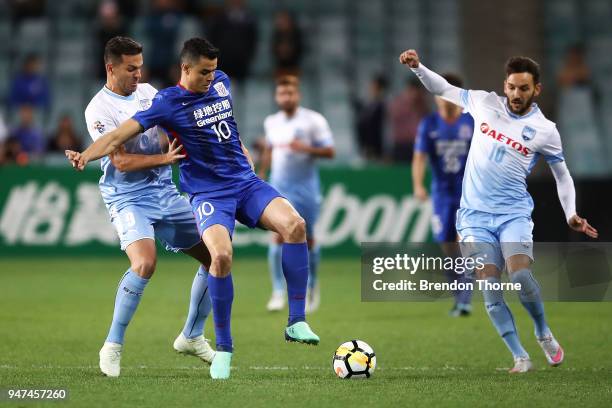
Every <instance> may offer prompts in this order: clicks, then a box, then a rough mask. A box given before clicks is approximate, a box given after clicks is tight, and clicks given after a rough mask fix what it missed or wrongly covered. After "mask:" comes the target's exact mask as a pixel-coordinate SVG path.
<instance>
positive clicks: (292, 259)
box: [72, 38, 319, 379]
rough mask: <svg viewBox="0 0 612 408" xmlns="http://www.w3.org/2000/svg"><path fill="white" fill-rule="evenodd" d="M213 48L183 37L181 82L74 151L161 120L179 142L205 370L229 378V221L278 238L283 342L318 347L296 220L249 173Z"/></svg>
mask: <svg viewBox="0 0 612 408" xmlns="http://www.w3.org/2000/svg"><path fill="white" fill-rule="evenodd" d="M218 54H219V50H218V49H217V48H215V47H214V46H213V45H212V44H210V43H209V42H208V41H207V40H205V39H202V38H192V39H190V40H187V41H186V42H185V44H184V46H183V50H182V51H181V56H180V59H181V79H180V82H179V84H178V85H177V86H174V87H170V88H166V89H163V90H161V91H159V92H158V93H157V95H156V96H155V98H154V99H153V103H152V105H151V107H150V108H149V109H148V110H146V111H142V112H138V113H137V114H136V115H134V116H133V117H132V118H131V119H128V120H126V121H125V122H123V123H122V124H121V126H119V127H118V128H117V129H116V130H114V131H112V132H109V133H107V134H105V135H104V136H102V137H100V138H99V139H98V140H96V141H95V142H94V143H93V144H92V145H91V146H90V147H89V148H88V149H87V150H85V151H84V152H83V153H77V154H75V155H74V156H73V158H72V159H73V165H74V166H75V167H76V168H77V169H79V170H82V169H83V168H84V167H85V165H86V164H87V163H88V162H89V161H91V160H95V159H98V158H100V157H103V156H105V155H107V154H110V153H111V152H113V151H115V150H116V149H117V148H118V147H119V146H121V145H122V144H123V143H125V142H126V141H128V140H129V139H131V138H132V137H134V136H136V135H137V134H139V133H141V132H142V131H143V130H146V129H150V128H151V127H153V126H156V125H159V126H161V127H163V128H164V129H165V130H166V132H167V133H168V134H169V135H170V137H172V138H173V139H178V140H179V141H180V143H181V144H182V145H183V147H184V153H185V156H186V157H185V158H184V159H183V160H181V162H180V186H181V189H182V190H183V191H185V192H186V193H188V194H189V197H190V201H191V206H192V209H193V211H194V214H195V217H196V220H197V224H198V228H199V231H200V234H201V237H202V240H203V241H204V243H205V244H206V247H207V248H208V250H209V251H210V254H211V259H212V261H211V266H210V270H209V275H208V287H209V291H210V297H211V300H212V305H213V317H214V323H215V334H216V344H217V353H216V354H215V358H214V359H213V362H212V364H211V367H210V375H211V377H212V378H215V379H225V378H229V376H230V363H231V359H232V352H233V343H232V337H231V330H230V316H231V307H232V302H233V299H234V286H233V283H232V276H231V274H230V271H231V266H232V254H233V251H232V242H231V237H232V233H233V231H234V224H235V219H237V220H239V221H240V222H241V223H243V224H245V225H247V226H249V227H251V228H254V227H255V226H262V227H264V228H266V229H268V230H271V231H273V232H276V233H277V234H279V235H280V236H281V237H282V239H283V242H284V243H283V249H282V254H283V255H282V257H283V273H284V275H285V279H286V281H287V292H288V299H289V319H288V324H287V327H286V328H285V332H284V335H285V339H286V340H287V341H294V342H301V343H307V344H318V343H319V337H318V336H317V335H316V334H315V333H313V331H312V330H311V329H310V327H309V325H308V324H307V323H306V319H305V312H304V306H305V296H306V286H307V281H308V247H307V244H306V228H305V222H304V219H303V218H302V217H300V215H299V214H298V213H297V211H296V210H295V209H294V208H293V206H292V205H291V204H290V203H289V202H288V201H287V200H286V199H285V198H283V197H282V196H281V195H280V194H279V193H278V192H277V191H276V190H275V189H274V188H273V187H271V186H270V185H269V184H267V183H265V182H264V181H262V180H261V179H260V178H259V177H257V175H256V174H255V173H254V171H253V165H252V161H251V159H250V156H249V154H248V151H247V150H246V149H245V148H244V146H243V144H242V142H241V141H240V137H239V134H238V127H237V125H236V122H235V120H234V117H233V114H232V110H233V100H232V96H231V92H230V81H229V78H228V76H227V75H226V74H225V73H223V72H221V71H218V70H217V57H218Z"/></svg>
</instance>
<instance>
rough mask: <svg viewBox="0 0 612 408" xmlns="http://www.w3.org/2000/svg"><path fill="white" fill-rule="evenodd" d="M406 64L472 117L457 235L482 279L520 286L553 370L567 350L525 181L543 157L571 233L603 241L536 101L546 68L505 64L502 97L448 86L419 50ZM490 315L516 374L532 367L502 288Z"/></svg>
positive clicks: (490, 302) (489, 297)
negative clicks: (539, 263)
mask: <svg viewBox="0 0 612 408" xmlns="http://www.w3.org/2000/svg"><path fill="white" fill-rule="evenodd" d="M399 60H400V63H402V64H406V65H408V66H409V67H410V69H411V70H412V71H413V72H414V73H415V74H416V75H417V77H419V79H420V80H421V82H423V85H425V87H426V88H427V89H428V90H429V91H430V92H432V93H433V94H434V95H438V96H441V97H442V98H444V99H446V100H448V101H450V102H452V103H454V104H457V105H460V106H462V107H463V108H464V109H465V110H466V111H467V112H469V113H470V114H471V115H472V117H473V118H474V122H475V124H476V129H475V130H474V136H473V139H472V145H471V148H470V152H469V155H468V162H467V166H466V170H465V177H464V182H463V191H462V195H461V208H460V209H459V212H458V213H457V231H458V233H459V237H460V240H461V242H464V243H469V244H465V245H461V249H462V251H464V250H465V252H464V256H469V257H481V258H484V259H486V260H487V261H486V264H485V265H484V267H482V268H479V269H478V270H476V273H477V277H478V279H482V280H486V281H488V282H490V283H499V282H500V277H501V271H502V270H503V269H504V268H505V269H506V270H507V271H508V275H509V278H510V280H511V281H512V282H513V283H520V285H521V290H520V292H519V299H520V301H521V303H522V304H523V306H524V307H525V309H526V310H527V312H528V313H529V315H530V316H531V318H532V319H533V322H534V324H535V335H536V339H537V341H538V344H539V345H540V347H541V348H542V350H543V351H544V354H545V356H546V360H547V361H548V363H549V364H550V365H551V366H558V365H559V364H561V363H562V362H563V358H564V352H563V349H562V348H561V346H560V345H559V343H558V341H557V340H556V339H555V337H554V336H553V334H552V331H551V330H550V328H549V327H548V324H547V322H546V318H545V315H544V305H543V302H542V297H541V294H540V287H539V285H538V283H537V282H536V280H535V279H534V277H533V275H532V273H531V263H532V262H533V237H532V231H533V222H532V221H531V212H532V210H533V200H532V198H531V196H530V195H529V193H528V192H527V182H526V178H527V175H528V174H529V172H530V171H531V169H532V168H533V166H534V165H535V163H536V161H537V159H538V158H539V157H540V156H543V157H544V159H545V160H546V161H547V163H548V164H549V166H550V168H551V170H552V173H553V175H554V177H555V180H556V183H557V192H558V194H559V200H560V201H561V206H562V207H563V211H564V213H565V217H566V221H567V223H568V225H569V227H570V228H572V229H573V230H575V231H579V232H583V233H585V234H586V235H587V236H589V237H591V238H597V236H598V234H597V230H596V229H595V228H593V227H592V226H591V225H589V223H588V222H587V220H586V219H584V218H581V217H580V216H578V214H577V213H576V191H575V189H574V182H573V180H572V177H571V176H570V173H569V170H568V169H567V166H566V164H565V160H564V158H563V150H562V147H561V137H560V136H559V132H558V131H557V128H556V126H555V124H554V123H553V122H551V121H549V120H548V119H546V118H545V117H544V115H543V114H542V112H541V111H540V109H539V108H538V106H537V104H535V103H534V102H533V100H534V98H536V97H537V96H538V95H539V94H540V92H541V90H542V85H541V84H540V69H539V66H538V64H537V63H536V62H534V61H533V60H531V59H529V58H526V57H512V58H510V59H509V60H508V62H507V63H506V67H505V70H506V78H505V81H504V93H505V95H506V97H505V98H504V97H500V96H498V95H497V94H496V93H495V92H485V91H473V90H466V89H462V88H460V87H456V86H453V85H451V84H449V83H448V82H447V81H446V80H445V79H444V78H442V77H441V76H440V75H438V74H436V73H435V72H433V71H430V70H429V69H428V68H427V67H425V66H424V65H423V64H421V63H420V61H419V56H418V54H417V53H416V51H414V50H408V51H405V52H403V53H402V54H401V55H400V57H399ZM483 296H484V301H485V306H486V309H487V313H488V314H489V317H490V318H491V321H492V322H493V325H494V326H495V328H496V329H497V331H498V333H499V335H500V336H501V337H502V339H503V340H504V342H505V343H506V346H507V347H508V349H509V350H510V352H511V353H512V356H513V358H514V367H513V368H512V369H511V370H510V372H511V373H524V372H527V371H530V370H532V369H533V364H532V362H531V360H530V358H529V354H527V351H525V349H524V348H523V346H522V344H521V342H520V340H519V337H518V333H517V330H516V326H515V324H514V318H513V316H512V313H511V311H510V309H509V308H508V305H507V304H506V302H505V301H504V296H503V292H502V290H484V291H483Z"/></svg>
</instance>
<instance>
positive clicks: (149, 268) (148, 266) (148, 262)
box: [132, 258, 157, 279]
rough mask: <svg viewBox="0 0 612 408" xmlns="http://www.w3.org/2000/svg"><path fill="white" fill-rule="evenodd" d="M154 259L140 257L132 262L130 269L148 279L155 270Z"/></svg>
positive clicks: (155, 262) (155, 261)
mask: <svg viewBox="0 0 612 408" xmlns="http://www.w3.org/2000/svg"><path fill="white" fill-rule="evenodd" d="M156 264H157V260H156V259H147V258H142V259H138V260H136V261H134V262H132V270H133V271H134V273H136V274H137V275H138V276H140V277H141V278H145V279H149V278H151V276H153V272H155V266H156Z"/></svg>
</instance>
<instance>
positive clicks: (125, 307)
mask: <svg viewBox="0 0 612 408" xmlns="http://www.w3.org/2000/svg"><path fill="white" fill-rule="evenodd" d="M147 283H149V279H144V278H141V277H140V276H138V275H137V274H136V273H135V272H134V271H132V269H128V270H127V272H126V273H125V274H124V275H123V278H121V280H120V281H119V286H117V296H116V297H115V311H114V312H113V321H112V323H111V327H110V330H109V332H108V336H107V337H106V341H107V342H111V343H119V344H123V338H124V336H125V330H126V329H127V326H128V324H130V320H132V316H134V312H136V308H137V307H138V303H140V298H141V297H142V293H143V292H144V289H145V287H146V286H147Z"/></svg>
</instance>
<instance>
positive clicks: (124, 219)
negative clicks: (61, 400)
mask: <svg viewBox="0 0 612 408" xmlns="http://www.w3.org/2000/svg"><path fill="white" fill-rule="evenodd" d="M104 60H105V65H106V73H107V80H106V84H105V85H104V87H102V89H100V91H99V92H98V93H97V94H96V95H95V96H94V97H93V98H92V100H91V102H90V103H89V105H88V106H87V109H86V110H85V121H86V122H87V129H88V131H89V134H90V136H91V137H92V139H93V140H96V139H99V138H101V137H103V135H105V134H107V133H109V132H111V131H112V130H113V129H115V128H117V127H118V126H119V125H120V124H121V122H123V121H124V120H126V119H128V118H130V117H131V116H132V115H134V114H135V113H136V112H138V111H142V110H144V109H147V108H148V107H149V105H150V104H151V101H152V100H153V97H154V96H155V94H156V93H157V90H156V89H155V88H153V87H152V86H151V85H149V84H142V83H139V81H140V76H141V70H142V66H143V57H142V46H141V45H140V44H139V43H137V42H136V41H134V40H133V39H131V38H127V37H114V38H112V39H111V40H109V41H108V43H107V44H106V47H105V52H104ZM180 150H181V147H180V146H178V147H177V146H176V141H173V142H172V143H171V144H170V146H168V138H167V137H166V135H165V134H164V133H163V132H160V131H159V129H158V128H157V127H153V128H151V129H148V130H147V131H145V132H142V133H141V132H138V135H137V136H136V137H134V138H133V139H132V140H130V141H129V142H127V143H125V144H121V145H119V146H118V147H117V149H115V150H114V151H113V152H111V153H110V154H109V155H108V156H107V157H104V158H103V159H102V162H101V168H102V171H103V173H104V174H103V175H102V177H101V178H100V192H101V193H102V198H103V200H104V203H105V204H106V206H107V208H108V211H109V213H110V218H111V222H112V223H113V225H114V226H115V228H116V229H117V233H118V235H119V238H120V241H121V249H122V250H124V251H125V253H126V255H127V256H128V258H129V260H130V268H129V269H128V271H127V272H126V273H125V274H124V275H123V277H122V278H121V281H120V282H119V285H118V287H117V295H116V298H115V310H114V313H113V320H112V323H111V327H110V330H109V333H108V336H107V338H106V341H105V342H104V345H103V347H102V349H101V350H100V353H99V354H100V370H101V371H102V373H104V374H105V375H107V376H110V377H117V376H119V374H120V369H121V366H120V360H121V354H122V350H123V343H124V336H125V331H126V329H127V326H128V324H129V323H130V321H131V320H132V317H133V315H134V313H135V312H136V309H137V307H138V304H139V302H140V299H141V297H142V295H143V293H144V290H145V287H146V286H147V284H148V283H149V280H150V279H151V277H152V275H153V272H154V271H155V265H156V259H157V254H156V248H155V238H158V239H159V240H160V241H162V242H163V243H164V244H165V245H166V249H167V250H170V251H173V252H178V251H181V252H184V253H185V254H187V255H190V256H192V257H193V258H195V259H196V260H198V261H199V262H200V263H201V266H200V268H199V269H198V271H197V273H196V276H195V278H194V280H193V285H192V290H191V302H190V306H189V315H188V317H187V321H186V322H185V326H184V328H183V331H182V332H181V333H180V334H179V336H178V337H177V338H176V340H175V342H174V348H175V349H176V350H177V351H179V352H181V353H186V354H192V355H195V356H197V357H199V358H201V359H202V360H204V361H205V362H208V363H210V362H212V360H213V357H214V351H213V350H212V349H211V347H210V346H209V345H208V343H207V342H206V340H205V339H204V336H203V328H204V323H205V319H206V317H207V316H208V314H209V312H210V307H211V303H210V295H209V293H208V289H207V287H208V283H207V277H206V275H207V272H206V269H207V268H208V266H209V265H210V254H209V253H208V251H207V249H206V247H205V246H204V244H203V243H202V241H201V239H200V236H199V233H198V230H197V226H196V224H195V219H194V217H193V213H192V211H191V206H190V205H189V202H188V201H187V200H186V199H185V198H184V197H182V196H181V195H180V194H179V192H178V190H177V189H176V186H175V185H174V183H173V181H172V168H171V167H170V164H173V163H176V162H178V161H179V160H180V159H181V158H183V157H184V156H183V154H182V152H181V151H180ZM75 154H76V153H74V152H70V151H68V152H67V156H68V157H69V158H71V157H73V155H75Z"/></svg>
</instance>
